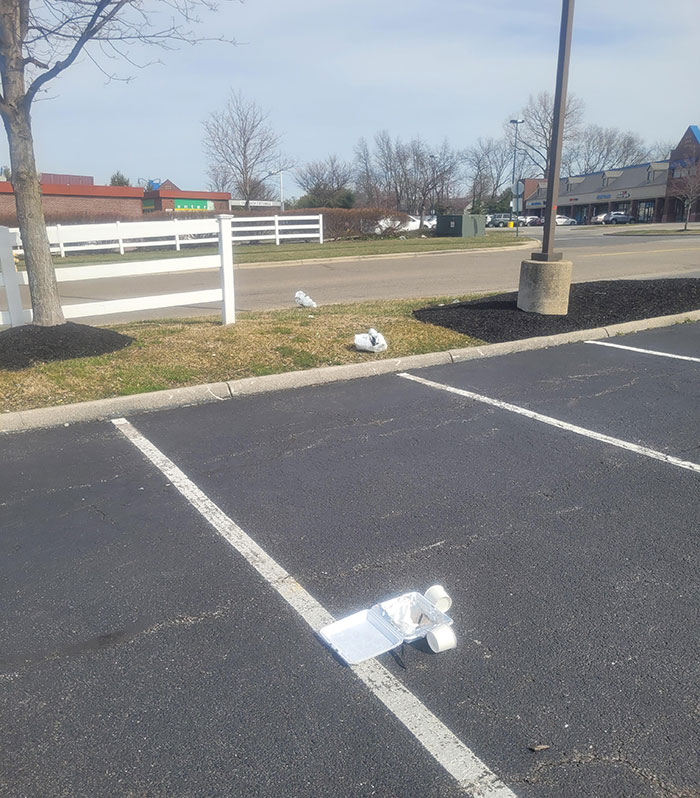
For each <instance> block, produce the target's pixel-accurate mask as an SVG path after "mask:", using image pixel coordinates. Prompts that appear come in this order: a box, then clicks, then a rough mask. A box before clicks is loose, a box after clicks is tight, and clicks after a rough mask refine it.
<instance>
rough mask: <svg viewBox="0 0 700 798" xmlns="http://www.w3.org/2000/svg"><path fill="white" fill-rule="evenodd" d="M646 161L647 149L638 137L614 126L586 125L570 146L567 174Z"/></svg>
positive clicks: (648, 157)
mask: <svg viewBox="0 0 700 798" xmlns="http://www.w3.org/2000/svg"><path fill="white" fill-rule="evenodd" d="M649 159H650V151H649V148H648V147H647V146H646V144H645V143H644V140H643V139H642V138H641V136H638V135H637V134H636V133H632V132H631V131H622V130H618V128H615V127H600V125H587V126H586V127H584V128H583V129H582V130H581V132H580V134H579V135H578V136H577V137H576V139H575V140H573V141H570V143H569V163H568V166H569V174H590V173H591V172H602V171H603V170H604V169H617V168H619V167H622V166H630V165H631V164H635V163H644V162H645V161H648V160H649Z"/></svg>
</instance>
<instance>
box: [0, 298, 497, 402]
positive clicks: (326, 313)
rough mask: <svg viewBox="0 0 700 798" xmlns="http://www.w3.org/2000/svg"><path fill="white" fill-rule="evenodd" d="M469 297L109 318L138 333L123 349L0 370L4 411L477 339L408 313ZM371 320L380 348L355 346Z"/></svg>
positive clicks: (365, 358) (351, 360)
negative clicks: (218, 315) (230, 314)
mask: <svg viewBox="0 0 700 798" xmlns="http://www.w3.org/2000/svg"><path fill="white" fill-rule="evenodd" d="M466 298H469V297H464V296H460V297H456V296H452V297H437V298H428V299H413V300H407V299H401V300H387V301H373V302H358V303H353V304H343V305H327V306H323V307H320V308H315V309H307V308H293V309H289V310H277V311H258V312H247V313H240V314H238V316H237V319H236V324H233V325H229V326H226V327H224V326H222V325H221V323H220V322H218V321H212V319H211V318H197V319H190V318H188V319H176V320H158V321H141V322H131V323H127V324H114V325H109V327H110V329H113V330H116V331H118V332H120V333H123V334H125V335H129V336H131V337H133V338H134V343H133V344H131V345H130V346H129V347H127V348H126V349H122V350H120V351H117V352H113V353H110V354H107V355H100V356H98V357H86V358H76V359H72V360H62V361H54V362H50V363H35V364H34V365H32V366H30V367H28V368H25V369H21V370H18V371H6V370H0V408H2V411H4V412H9V411H13V410H27V409H30V408H35V407H47V406H52V405H60V404H69V403H72V402H82V401H87V400H91V399H103V398H106V397H110V396H126V395H130V394H137V393H144V392H147V391H157V390H164V389H168V388H175V387H179V386H184V385H197V384H200V383H207V382H219V381H224V380H231V379H238V378H241V377H250V376H259V375H263V374H278V373H282V372H285V371H297V370H300V369H309V368H314V367H316V366H333V365H342V364H346V363H362V362H367V361H368V360H374V359H383V358H393V357H404V356H407V355H415V354H424V353H426V352H437V351H444V350H446V349H452V348H457V347H464V346H470V345H478V344H480V343H482V342H481V341H479V340H477V339H473V338H470V337H469V336H466V335H462V334H461V333H457V332H453V331H451V330H448V329H445V328H443V327H437V326H434V325H432V324H423V323H422V322H419V321H417V320H416V319H415V318H413V316H412V315H411V311H412V310H413V309H414V308H419V307H424V306H425V305H426V304H439V303H449V302H452V301H454V300H456V299H459V300H462V299H466ZM369 327H375V328H376V329H378V330H379V331H380V332H382V333H383V334H384V336H385V337H386V339H387V341H388V344H389V349H388V351H387V352H385V353H383V354H378V355H377V354H369V353H362V352H357V351H356V350H355V348H354V346H353V338H354V335H355V333H359V332H366V331H367V329H368V328H369Z"/></svg>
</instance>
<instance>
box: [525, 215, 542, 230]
mask: <svg viewBox="0 0 700 798" xmlns="http://www.w3.org/2000/svg"><path fill="white" fill-rule="evenodd" d="M539 218H540V217H539V216H523V217H522V219H523V224H525V225H527V226H528V227H533V226H534V225H536V224H537V220H538V219H539Z"/></svg>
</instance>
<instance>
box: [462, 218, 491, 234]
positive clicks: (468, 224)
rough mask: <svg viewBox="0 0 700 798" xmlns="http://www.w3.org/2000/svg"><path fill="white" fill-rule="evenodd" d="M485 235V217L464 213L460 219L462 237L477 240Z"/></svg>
mask: <svg viewBox="0 0 700 798" xmlns="http://www.w3.org/2000/svg"><path fill="white" fill-rule="evenodd" d="M485 235H486V217H485V216H480V215H477V214H473V213H465V214H464V216H463V217H462V236H463V237H464V238H478V237H479V236H485Z"/></svg>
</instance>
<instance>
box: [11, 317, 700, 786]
mask: <svg viewBox="0 0 700 798" xmlns="http://www.w3.org/2000/svg"><path fill="white" fill-rule="evenodd" d="M621 347H622V348H621ZM625 347H630V348H625ZM699 350H700V324H683V325H677V326H675V327H671V328H667V329H664V330H654V331H647V332H644V333H638V334H635V335H629V336H621V337H615V338H613V339H612V340H610V341H599V342H596V344H587V343H578V344H572V345H567V346H561V347H554V348H550V349H546V350H538V351H533V352H522V353H518V354H512V355H505V356H503V357H498V358H485V359H483V360H481V361H470V362H467V363H459V364H454V365H450V366H436V367H431V368H427V369H416V370H413V371H412V372H411V373H410V374H409V375H396V374H391V375H383V376H380V377H373V378H367V379H359V380H352V381H349V382H344V383H343V382H339V383H334V384H330V385H324V386H315V387H308V388H301V389H296V390H290V391H283V392H273V393H268V394H262V395H258V396H253V397H239V398H237V399H231V400H229V401H220V402H214V403H212V404H207V405H200V406H198V407H188V408H178V409H173V410H168V411H163V412H159V413H145V414H140V415H133V416H131V417H130V418H129V419H128V426H127V424H125V423H124V422H119V421H118V423H117V424H113V423H110V422H109V421H99V422H94V423H89V424H76V425H70V426H67V427H63V426H60V427H58V428H54V429H46V430H34V431H30V432H27V433H21V434H14V435H6V436H3V437H2V445H3V457H2V459H1V460H0V528H2V530H3V534H2V536H0V606H2V608H3V611H2V613H0V727H1V728H2V745H1V746H0V794H2V795H3V796H6V798H34V796H36V797H37V798H39V796H59V795H60V796H169V798H186V797H187V796H204V795H213V796H231V798H239V797H240V798H243V796H245V798H248V796H260V798H268V797H270V798H271V797H272V796H294V798H307V797H308V798H316V797H317V796H333V797H334V798H370V796H374V798H412V797H413V796H420V798H457V796H461V798H464V797H465V796H471V798H475V796H479V798H485V796H488V798H513V795H515V796H517V798H594V797H595V798H608V797H612V796H615V798H697V796H699V795H700V792H699V791H698V785H699V784H700V770H699V764H700V763H699V761H698V757H697V739H696V731H697V711H698V707H697V684H698V678H699V674H698V659H697V633H698V601H697V596H698V547H697V535H696V534H695V532H696V531H697V526H698V517H699V513H700V491H699V490H698V487H699V485H700V451H699V450H698V441H699V440H700V415H699V414H698V412H697V397H698V391H699V389H700V359H698V353H699ZM658 353H664V355H663V356H662V355H660V354H658ZM280 569H284V571H282V572H281V573H280ZM285 572H286V575H285ZM436 582H438V583H442V584H444V586H445V587H446V589H447V590H448V591H449V593H450V594H451V595H452V596H453V598H454V605H453V607H452V609H451V611H450V614H451V616H452V617H453V619H454V628H455V631H456V635H457V641H458V643H457V648H456V650H452V651H446V652H444V653H441V654H439V655H437V656H435V655H432V654H431V653H430V651H429V650H428V649H427V648H426V646H425V645H424V644H423V643H422V642H417V643H415V644H411V645H406V646H405V649H403V650H397V651H396V652H395V655H394V656H392V655H391V654H383V655H381V656H380V657H379V658H378V659H377V660H370V661H368V662H366V663H363V666H362V667H360V668H349V667H346V666H344V665H342V664H341V663H340V662H339V660H338V659H337V658H335V657H334V656H333V655H332V653H331V652H330V651H329V650H328V649H327V648H326V647H325V646H324V645H323V644H322V643H321V641H320V640H319V638H318V637H317V636H316V634H314V632H315V631H317V630H318V628H319V627H320V626H322V625H324V624H325V623H327V622H328V620H327V619H328V614H329V613H330V614H331V615H332V616H334V617H336V618H340V617H343V616H345V615H346V614H349V613H350V612H353V611H356V610H359V609H361V608H363V607H369V606H371V605H372V604H373V603H374V602H376V601H381V600H382V599H384V598H388V597H389V596H392V595H396V594H399V593H402V592H404V591H408V590H421V591H423V590H425V589H426V588H427V587H428V586H429V585H431V584H433V583H436ZM537 746H544V749H543V750H540V751H533V750H532V749H533V748H536V747H537ZM474 757H478V760H477V761H476V762H475V761H474ZM496 778H498V779H500V780H501V782H502V783H500V784H499V783H498V782H494V781H493V780H494V779H496ZM487 783H488V784H489V785H490V787H491V789H486V784H487Z"/></svg>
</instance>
